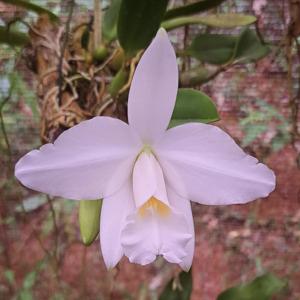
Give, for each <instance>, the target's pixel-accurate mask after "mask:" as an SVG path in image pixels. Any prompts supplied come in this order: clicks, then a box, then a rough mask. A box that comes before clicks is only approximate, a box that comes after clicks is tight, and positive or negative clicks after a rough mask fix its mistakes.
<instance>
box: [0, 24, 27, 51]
mask: <svg viewBox="0 0 300 300" xmlns="http://www.w3.org/2000/svg"><path fill="white" fill-rule="evenodd" d="M28 42H29V37H28V35H27V34H26V33H23V32H18V31H14V30H8V28H7V27H5V26H0V43H1V44H7V45H10V46H16V47H20V46H24V45H26V44H27V43H28Z"/></svg>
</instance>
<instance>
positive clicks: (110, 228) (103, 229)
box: [100, 180, 135, 269]
mask: <svg viewBox="0 0 300 300" xmlns="http://www.w3.org/2000/svg"><path fill="white" fill-rule="evenodd" d="M134 209H135V206H134V201H133V195H132V182H131V180H128V182H126V183H125V184H124V186H123V187H122V188H121V189H120V190H119V191H118V192H117V193H115V194H114V195H113V196H111V197H108V198H105V199H104V200H103V205H102V210H101V219H100V245H101V250H102V256H103V259H104V262H105V265H106V267H107V268H108V269H111V268H114V267H115V266H116V265H117V263H118V262H119V261H120V259H121V258H122V256H123V254H124V251H123V249H122V246H121V231H122V229H123V228H124V226H125V219H126V217H127V216H128V215H129V214H131V213H132V212H133V211H134Z"/></svg>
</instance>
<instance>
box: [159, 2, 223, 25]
mask: <svg viewBox="0 0 300 300" xmlns="http://www.w3.org/2000/svg"><path fill="white" fill-rule="evenodd" d="M224 1H225V0H202V1H198V2H196V3H193V4H188V5H185V6H181V7H176V8H173V9H170V10H168V11H167V12H166V14H165V18H164V19H165V20H167V19H171V18H174V17H180V16H187V15H193V14H196V13H199V12H202V11H206V10H208V9H211V8H213V7H215V6H218V5H220V4H221V3H222V2H224Z"/></svg>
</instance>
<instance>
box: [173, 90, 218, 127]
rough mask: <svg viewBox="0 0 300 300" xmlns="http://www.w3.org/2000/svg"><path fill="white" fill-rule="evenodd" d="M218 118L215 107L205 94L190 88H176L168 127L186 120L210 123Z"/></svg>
mask: <svg viewBox="0 0 300 300" xmlns="http://www.w3.org/2000/svg"><path fill="white" fill-rule="evenodd" d="M218 120H219V115H218V112H217V108H216V106H215V104H214V103H213V101H212V100H211V99H210V98H209V97H208V96H207V95H205V94H204V93H202V92H200V91H197V90H194V89H190V88H184V89H179V90H178V93H177V98H176V104H175V108H174V111H173V115H172V118H171V122H170V125H169V127H174V126H177V125H180V124H184V123H187V122H201V123H211V122H215V121H218Z"/></svg>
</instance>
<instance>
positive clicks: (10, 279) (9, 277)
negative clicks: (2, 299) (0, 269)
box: [4, 270, 15, 285]
mask: <svg viewBox="0 0 300 300" xmlns="http://www.w3.org/2000/svg"><path fill="white" fill-rule="evenodd" d="M4 277H5V279H6V280H7V281H8V283H9V284H11V285H13V284H14V283H15V273H14V271H12V270H5V271H4Z"/></svg>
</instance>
